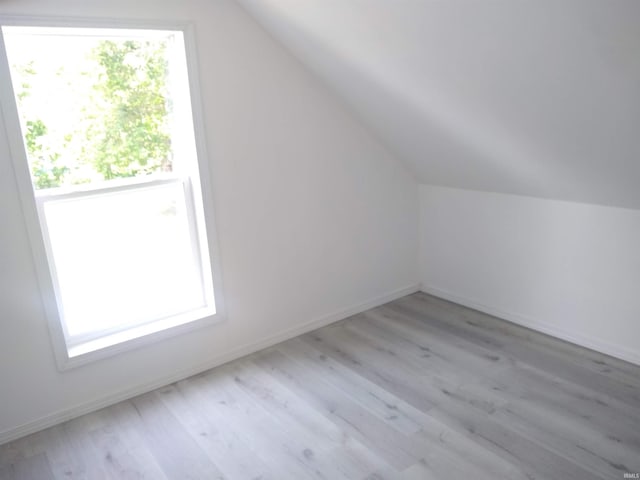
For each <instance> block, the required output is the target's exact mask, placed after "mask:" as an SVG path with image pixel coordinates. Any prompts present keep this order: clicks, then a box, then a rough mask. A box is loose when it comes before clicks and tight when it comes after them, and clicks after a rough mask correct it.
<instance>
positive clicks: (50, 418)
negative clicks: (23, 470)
mask: <svg viewBox="0 0 640 480" xmlns="http://www.w3.org/2000/svg"><path fill="white" fill-rule="evenodd" d="M418 291H420V285H419V284H413V285H408V286H406V287H404V288H400V289H398V290H394V291H392V292H388V293H386V294H384V295H381V296H378V297H376V298H373V299H371V300H368V301H366V302H363V303H359V304H357V305H353V306H351V307H347V308H344V309H341V310H338V311H336V312H333V313H330V314H328V315H324V316H322V317H319V318H315V319H312V320H309V321H307V322H305V323H302V324H300V325H296V326H295V327H292V328H289V329H286V330H283V331H281V332H278V333H275V334H273V335H270V336H268V337H266V338H264V339H262V340H258V341H256V342H251V343H248V344H245V345H242V346H239V347H236V348H232V349H231V350H229V351H227V352H225V353H222V354H220V355H217V356H216V357H214V358H212V359H211V360H209V361H207V362H205V363H202V364H200V365H197V366H195V367H192V368H188V369H185V370H182V371H180V372H173V373H172V374H171V375H167V376H165V377H162V378H159V379H156V380H154V381H153V382H149V383H146V384H144V385H139V386H137V387H134V388H130V389H126V390H122V391H120V392H117V393H114V394H112V395H109V396H107V397H102V398H100V399H96V400H94V401H91V402H86V403H83V404H79V405H76V406H74V407H71V408H68V409H64V410H60V411H58V412H56V413H53V414H50V415H46V416H44V417H41V418H39V419H38V420H34V421H33V422H29V423H26V424H24V425H21V426H19V427H15V428H11V429H8V430H5V431H3V432H0V445H2V444H4V443H7V442H10V441H13V440H16V439H18V438H21V437H24V436H26V435H30V434H32V433H36V432H38V431H40V430H44V429H45V428H49V427H52V426H54V425H58V424H60V423H63V422H66V421H68V420H71V419H73V418H77V417H79V416H81V415H85V414H87V413H91V412H95V411H96V410H100V409H101V408H105V407H108V406H110V405H114V404H116V403H118V402H121V401H123V400H128V399H130V398H133V397H136V396H138V395H142V394H143V393H147V392H150V391H152V390H155V389H157V388H160V387H163V386H165V385H169V384H171V383H173V382H177V381H179V380H183V379H185V378H188V377H191V376H193V375H197V374H198V373H201V372H204V371H207V370H209V369H211V368H215V367H218V366H220V365H223V364H225V363H227V362H230V361H232V360H236V359H238V358H241V357H244V356H246V355H249V354H251V353H255V352H257V351H259V350H262V349H264V348H268V347H271V346H273V345H276V344H278V343H280V342H284V341H285V340H289V339H290V338H293V337H297V336H298V335H302V334H304V333H308V332H310V331H312V330H315V329H317V328H321V327H324V326H326V325H329V324H331V323H334V322H337V321H339V320H343V319H345V318H347V317H350V316H352V315H355V314H357V313H361V312H364V311H366V310H369V309H371V308H375V307H378V306H380V305H383V304H385V303H388V302H391V301H393V300H396V299H398V298H401V297H404V296H405V295H409V294H411V293H415V292H418Z"/></svg>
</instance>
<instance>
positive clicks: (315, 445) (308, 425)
mask: <svg viewBox="0 0 640 480" xmlns="http://www.w3.org/2000/svg"><path fill="white" fill-rule="evenodd" d="M626 472H629V473H635V472H640V367H637V366H633V365H630V364H627V363H624V362H621V361H618V360H615V359H612V358H610V357H607V356H605V355H601V354H598V353H594V352H591V351H588V350H585V349H581V348H578V347H575V346H572V345H569V344H566V343H563V342H560V341H558V340H555V339H552V338H550V337H546V336H544V335H540V334H537V333H534V332H531V331H529V330H526V329H523V328H520V327H516V326H514V325H512V324H509V323H506V322H502V321H500V320H497V319H495V318H492V317H489V316H487V315H484V314H481V313H478V312H475V311H472V310H469V309H466V308H463V307H460V306H457V305H454V304H452V303H448V302H445V301H443V300H439V299H436V298H434V297H430V296H428V295H425V294H422V293H417V294H414V295H410V296H408V297H404V298H402V299H400V300H397V301H395V302H392V303H389V304H387V305H385V306H382V307H379V308H376V309H373V310H370V311H368V312H366V313H363V314H360V315H356V316H354V317H351V318H349V319H347V320H345V321H342V322H339V323H337V324H334V325H331V326H329V327H326V328H323V329H320V330H317V331H315V332H312V333H310V334H307V335H304V336H302V337H299V338H296V339H293V340H290V341H287V342H285V343H282V344H280V345H278V346H276V347H273V348H270V349H268V350H265V351H262V352H259V353H257V354H255V355H252V356H250V357H246V358H244V359H241V360H238V361H235V362H232V363H230V364H227V365H225V366H223V367H220V368H216V369H214V370H211V371H209V372H206V373H204V374H201V375H198V376H196V377H192V378H189V379H187V380H184V381H181V382H178V383H176V384H173V385H170V386H168V387H165V388H162V389H159V390H157V391H155V392H152V393H149V394H146V395H142V396H140V397H137V398H134V399H133V400H130V401H126V402H122V403H120V404H118V405H115V406H113V407H111V408H107V409H104V410H101V411H99V412H96V413H93V414H90V415H86V416H84V417H81V418H79V419H76V420H73V421H70V422H67V423H65V424H63V425H59V426H57V427H53V428H50V429H48V430H45V431H43V432H40V433H37V434H34V435H31V436H29V437H26V438H23V439H21V440H17V441H15V442H12V443H10V444H7V445H5V446H2V447H0V479H3V480H4V479H12V480H13V479H29V480H34V479H50V478H56V479H78V478H83V479H90V480H94V479H102V478H109V479H134V478H146V479H153V480H156V479H157V480H162V479H183V478H184V479H187V478H189V479H222V478H225V479H262V480H266V479H273V480H283V479H292V480H304V479H327V480H333V479H368V480H381V479H403V480H414V479H432V478H435V479H474V480H475V479H488V480H489V479H490V480H496V479H503V478H504V479H512V478H513V479H561V480H565V479H579V480H588V479H596V478H607V479H609V478H611V479H622V478H624V473H626Z"/></svg>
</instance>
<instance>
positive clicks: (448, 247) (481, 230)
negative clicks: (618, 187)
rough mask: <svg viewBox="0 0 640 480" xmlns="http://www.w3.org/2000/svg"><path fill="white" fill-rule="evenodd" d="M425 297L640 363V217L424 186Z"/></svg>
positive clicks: (625, 212) (619, 211)
mask: <svg viewBox="0 0 640 480" xmlns="http://www.w3.org/2000/svg"><path fill="white" fill-rule="evenodd" d="M420 204H421V212H420V223H421V245H420V255H421V260H420V263H421V279H422V282H423V289H424V291H426V292H429V293H433V294H435V295H438V296H441V297H444V298H448V299H450V300H452V301H455V302H458V303H462V304H465V305H468V306H471V307H473V308H477V309H478V310H483V311H486V312H489V313H492V314H494V315H496V316H498V317H502V318H506V319H508V320H511V321H513V322H515V323H520V324H523V325H526V326H529V327H532V328H534V329H537V330H541V331H543V332H546V333H550V334H552V335H555V336H557V337H560V338H563V339H566V340H569V341H572V342H574V343H577V344H581V345H583V346H587V347H591V348H594V349H596V350H600V351H602V352H605V353H608V354H610V355H613V356H617V357H619V358H623V359H626V360H628V361H632V362H634V363H638V364H640V342H639V340H640V210H627V209H620V208H610V207H601V206H594V205H587V204H578V203H569V202H561V201H554V200H541V199H534V198H530V197H520V196H514V195H504V194H495V193H482V192H477V191H469V190H458V189H451V188H442V187H433V186H424V185H423V186H421V187H420Z"/></svg>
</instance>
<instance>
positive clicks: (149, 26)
mask: <svg viewBox="0 0 640 480" xmlns="http://www.w3.org/2000/svg"><path fill="white" fill-rule="evenodd" d="M2 26H34V27H71V28H74V27H75V28H83V27H84V28H113V29H130V30H138V29H140V30H174V31H181V32H182V34H183V38H184V47H185V58H186V67H187V75H188V84H189V93H190V100H191V114H192V118H193V130H194V138H195V152H196V156H197V166H198V172H196V173H197V177H196V178H198V179H199V183H200V188H199V189H198V188H195V189H192V188H190V182H187V183H186V184H185V187H186V188H188V189H189V190H190V192H189V193H191V195H187V197H188V198H191V199H192V200H189V201H194V202H195V204H196V205H197V204H198V203H201V205H202V208H195V209H193V211H194V213H195V215H196V216H197V217H198V218H197V219H196V220H197V225H201V226H203V228H200V229H198V232H197V234H198V235H199V236H200V238H199V239H198V240H200V242H198V243H199V244H200V243H202V244H205V242H204V240H206V245H207V246H208V255H207V252H199V253H200V255H201V257H202V263H203V264H206V265H207V266H209V267H210V269H211V276H209V275H206V274H205V275H204V277H205V278H204V287H205V289H209V290H213V292H214V304H215V314H212V312H211V311H210V309H209V310H208V309H206V308H205V309H201V310H196V311H192V312H188V313H185V314H182V315H176V316H172V317H170V318H168V319H159V320H156V321H153V322H149V323H147V324H142V325H138V326H135V327H132V328H130V329H127V330H124V331H120V332H115V333H113V334H110V335H107V336H102V337H101V338H100V339H97V340H93V341H88V342H86V343H84V344H82V345H78V346H74V345H68V344H67V340H66V338H65V333H64V330H63V328H64V327H63V322H62V321H61V318H60V314H59V311H58V302H57V298H56V289H55V288H54V277H53V276H52V272H51V269H50V267H49V260H48V256H47V251H46V246H45V244H46V242H45V239H44V235H43V234H44V231H43V229H42V226H41V223H40V222H41V217H40V216H39V214H38V208H39V205H40V204H41V202H42V199H39V198H38V197H41V196H42V197H46V196H48V195H49V194H48V193H38V194H37V193H36V190H35V189H34V188H33V186H32V180H31V173H30V171H29V163H28V159H27V155H26V150H25V148H24V143H23V138H22V132H21V127H20V122H19V117H18V109H17V104H16V100H15V97H14V93H13V85H12V83H11V82H3V85H0V117H1V118H0V121H1V122H2V123H4V132H0V135H1V134H5V135H6V136H7V142H8V146H9V154H10V157H11V165H12V167H13V171H14V176H15V180H16V184H17V186H18V192H19V195H20V201H21V205H22V213H23V218H24V221H25V226H26V230H27V234H28V237H29V242H30V246H31V251H32V256H33V261H34V265H35V271H36V276H37V279H38V285H39V288H40V297H41V298H42V304H43V308H44V312H45V316H46V319H47V323H48V327H49V333H50V336H51V341H52V345H53V351H54V355H55V359H56V364H57V367H58V369H59V370H60V371H64V370H68V369H70V368H74V367H77V366H80V365H84V364H86V363H90V362H93V361H96V360H99V359H103V358H107V357H110V356H113V355H117V354H119V353H122V352H125V351H129V350H133V349H136V348H140V347H142V346H144V345H149V344H152V343H156V342H158V341H160V340H163V339H166V338H169V337H173V336H176V335H179V334H183V333H186V332H189V331H193V330H195V329H199V328H203V327H207V326H211V325H213V324H215V323H218V322H221V321H223V320H225V318H226V310H225V305H224V293H223V286H222V274H221V267H220V262H219V258H220V256H219V249H218V242H217V234H216V230H215V212H214V202H213V191H212V188H211V177H210V171H209V165H211V164H212V159H211V157H209V156H208V155H207V148H206V135H205V132H206V129H205V128H204V115H203V112H202V101H201V94H200V85H199V81H198V79H199V75H198V69H197V63H198V56H197V49H196V41H195V29H194V26H193V24H191V23H187V22H166V21H130V20H113V19H110V20H102V19H95V18H94V19H91V18H60V17H53V16H52V17H48V16H47V17H34V16H3V15H0V27H2ZM0 77H3V78H7V79H8V78H11V77H10V69H9V63H8V57H7V52H6V48H5V44H4V36H3V35H2V34H0ZM191 178H193V177H191ZM182 180H183V179H182V178H180V177H170V178H165V179H164V180H163V179H160V178H159V176H153V178H151V179H146V181H147V182H150V183H154V182H173V181H176V182H181V181H182ZM144 182H145V179H143V180H141V181H132V182H131V183H132V184H134V185H135V186H139V185H138V184H139V183H144ZM127 183H129V182H123V184H121V185H114V186H113V187H107V188H114V189H126V188H128V187H127V186H126V184H127ZM102 188H105V187H102ZM102 188H101V189H100V190H102ZM132 188H134V187H133V186H132ZM51 193H52V194H53V195H56V193H55V192H51ZM58 194H59V195H66V194H65V193H62V192H59V193H58ZM69 195H82V193H81V192H80V193H78V192H76V191H74V193H69ZM43 221H44V219H43ZM203 236H204V237H203ZM116 341H117V343H116ZM90 344H94V345H93V346H94V347H96V346H97V347H99V348H97V349H93V350H91V351H85V350H86V348H85V349H83V348H82V347H83V346H85V347H86V346H89V345H90Z"/></svg>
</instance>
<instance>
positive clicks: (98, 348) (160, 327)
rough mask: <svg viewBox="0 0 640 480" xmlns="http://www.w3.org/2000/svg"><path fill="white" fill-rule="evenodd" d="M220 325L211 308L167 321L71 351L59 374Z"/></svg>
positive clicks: (61, 364) (60, 363) (217, 315)
mask: <svg viewBox="0 0 640 480" xmlns="http://www.w3.org/2000/svg"><path fill="white" fill-rule="evenodd" d="M220 321H222V318H221V315H220V314H219V313H218V314H216V312H215V309H214V308H211V307H209V308H202V309H199V310H194V311H191V312H188V313H184V314H181V315H175V316H172V317H169V318H164V319H161V320H158V321H155V322H152V323H148V324H145V325H140V326H138V327H134V328H130V329H128V330H124V331H122V332H118V333H114V334H111V335H107V336H104V337H101V338H98V339H95V340H91V341H88V342H85V343H81V344H78V345H73V346H71V347H68V348H67V358H66V359H64V360H63V361H62V362H59V365H58V366H59V368H60V370H69V369H71V368H74V367H78V366H81V365H84V364H87V363H90V362H93V361H96V360H100V359H102V358H107V357H111V356H113V355H117V354H119V353H122V352H126V351H128V350H132V349H134V348H138V347H140V346H144V345H149V344H152V343H155V342H157V341H159V340H162V339H165V338H169V337H173V336H175V335H178V334H181V333H186V332H189V331H192V330H195V329H198V328H201V327H205V326H209V325H212V324H214V323H218V322H220Z"/></svg>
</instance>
